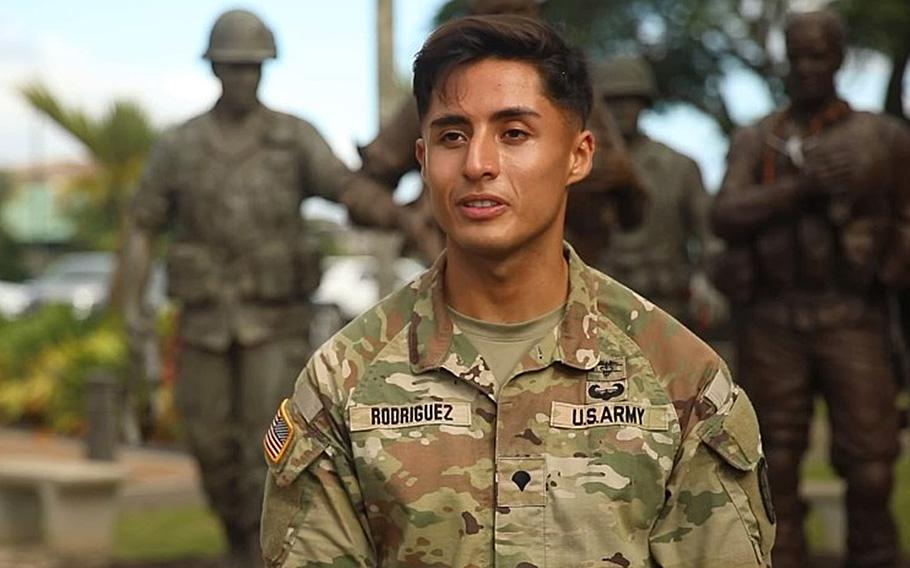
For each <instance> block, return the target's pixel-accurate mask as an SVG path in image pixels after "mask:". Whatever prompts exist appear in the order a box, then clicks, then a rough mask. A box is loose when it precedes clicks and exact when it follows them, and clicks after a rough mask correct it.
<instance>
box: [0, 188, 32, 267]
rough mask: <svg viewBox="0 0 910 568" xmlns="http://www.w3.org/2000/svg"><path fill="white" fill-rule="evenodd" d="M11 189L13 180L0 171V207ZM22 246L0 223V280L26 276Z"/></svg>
mask: <svg viewBox="0 0 910 568" xmlns="http://www.w3.org/2000/svg"><path fill="white" fill-rule="evenodd" d="M12 191H13V182H12V178H11V176H10V175H9V173H7V172H4V171H0V209H2V207H3V205H4V203H5V202H6V200H7V199H9V198H10V196H11V194H12ZM21 252H22V246H21V245H20V244H19V243H17V242H16V241H15V240H14V239H13V237H12V236H10V234H9V233H8V232H7V231H6V228H5V227H4V226H3V224H0V280H12V281H15V282H18V281H20V280H24V279H25V278H26V277H27V276H28V272H27V271H26V269H25V265H24V264H23V262H22V254H21Z"/></svg>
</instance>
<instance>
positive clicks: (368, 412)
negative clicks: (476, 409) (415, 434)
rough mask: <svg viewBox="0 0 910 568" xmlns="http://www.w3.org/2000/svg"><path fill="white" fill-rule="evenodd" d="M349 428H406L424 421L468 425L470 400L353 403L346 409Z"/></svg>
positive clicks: (422, 423) (449, 424) (469, 420)
mask: <svg viewBox="0 0 910 568" xmlns="http://www.w3.org/2000/svg"><path fill="white" fill-rule="evenodd" d="M349 416H350V422H351V431H352V432H360V431H363V430H373V429H375V428H409V427H411V426H423V425H425V424H442V425H448V426H470V425H471V403H470V402H424V403H418V404H402V405H378V406H353V407H351V409H350V410H349Z"/></svg>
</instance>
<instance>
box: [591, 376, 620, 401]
mask: <svg viewBox="0 0 910 568" xmlns="http://www.w3.org/2000/svg"><path fill="white" fill-rule="evenodd" d="M625 392H626V385H625V381H615V382H612V383H599V382H598V383H595V382H590V383H588V398H589V399H591V400H602V401H604V402H606V401H608V400H612V399H614V398H618V397H621V396H622V395H623V394H625Z"/></svg>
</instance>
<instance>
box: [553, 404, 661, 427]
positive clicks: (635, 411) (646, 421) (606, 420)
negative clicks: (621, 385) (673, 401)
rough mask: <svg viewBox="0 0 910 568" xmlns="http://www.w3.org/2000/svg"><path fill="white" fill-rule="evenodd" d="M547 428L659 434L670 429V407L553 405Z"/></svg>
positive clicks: (644, 405)
mask: <svg viewBox="0 0 910 568" xmlns="http://www.w3.org/2000/svg"><path fill="white" fill-rule="evenodd" d="M550 426H552V427H554V428H573V429H584V428H595V427H598V426H637V427H638V428H641V429H642V430H660V431H663V430H667V429H669V427H670V407H669V406H668V405H660V406H655V405H646V404H637V403H632V402H602V403H599V404H570V403H567V402H553V403H552V404H551V406H550Z"/></svg>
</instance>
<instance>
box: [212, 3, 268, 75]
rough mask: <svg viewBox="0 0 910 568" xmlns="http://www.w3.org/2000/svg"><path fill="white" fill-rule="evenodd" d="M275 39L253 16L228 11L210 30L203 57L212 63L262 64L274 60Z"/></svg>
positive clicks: (246, 13) (240, 11) (239, 11)
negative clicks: (267, 60)
mask: <svg viewBox="0 0 910 568" xmlns="http://www.w3.org/2000/svg"><path fill="white" fill-rule="evenodd" d="M277 55H278V54H277V50H276V48H275V37H274V36H273V35H272V31H271V30H270V29H269V28H268V27H267V26H266V25H265V24H264V23H263V22H262V20H260V19H259V17H258V16H256V14H253V13H252V12H249V11H247V10H229V11H227V12H225V13H223V14H221V15H220V16H218V19H217V20H216V21H215V25H214V26H212V33H211V35H210V36H209V45H208V48H207V49H206V50H205V54H203V56H202V57H203V58H204V59H208V60H209V61H211V62H212V63H262V62H263V61H265V60H266V59H275V58H276V57H277Z"/></svg>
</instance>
